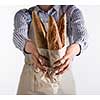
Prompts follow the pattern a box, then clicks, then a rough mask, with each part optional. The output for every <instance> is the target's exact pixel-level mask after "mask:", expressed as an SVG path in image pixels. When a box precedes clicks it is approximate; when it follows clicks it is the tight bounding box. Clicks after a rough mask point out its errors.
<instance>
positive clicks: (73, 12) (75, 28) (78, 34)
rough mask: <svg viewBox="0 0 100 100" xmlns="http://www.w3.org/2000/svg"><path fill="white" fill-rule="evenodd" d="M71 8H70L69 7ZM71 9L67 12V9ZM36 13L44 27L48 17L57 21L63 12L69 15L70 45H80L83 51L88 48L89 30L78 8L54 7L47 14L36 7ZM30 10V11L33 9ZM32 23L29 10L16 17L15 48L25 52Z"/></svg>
mask: <svg viewBox="0 0 100 100" xmlns="http://www.w3.org/2000/svg"><path fill="white" fill-rule="evenodd" d="M69 6H70V7H69ZM68 7H69V9H68V10H67V8H68ZM32 8H34V10H35V11H37V14H38V15H39V17H40V18H41V20H42V21H43V23H44V25H45V24H46V23H47V21H48V16H50V15H51V16H53V17H54V18H55V19H56V20H58V19H59V18H60V15H61V13H62V12H63V11H65V13H66V14H67V23H66V24H67V35H68V37H69V42H70V44H72V43H78V44H79V45H80V47H81V51H83V50H84V49H85V48H86V47H87V30H86V28H85V25H84V19H83V15H82V13H81V11H80V10H79V9H78V8H77V7H76V6H74V5H73V6H71V5H63V6H61V5H54V6H53V7H52V8H51V9H50V10H48V11H47V12H45V11H43V10H41V9H40V8H39V6H34V7H32ZM32 8H30V9H32ZM31 21H32V18H31V14H30V13H29V12H28V10H27V9H21V10H19V11H18V12H17V13H16V14H15V17H14V33H13V42H14V44H15V46H16V47H17V48H18V49H20V50H21V51H24V47H25V43H26V41H27V40H28V39H29V37H28V34H29V31H28V29H29V24H30V22H31Z"/></svg>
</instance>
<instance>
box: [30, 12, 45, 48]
mask: <svg viewBox="0 0 100 100" xmlns="http://www.w3.org/2000/svg"><path fill="white" fill-rule="evenodd" d="M32 25H33V30H34V37H32V38H35V41H36V46H37V47H38V48H44V49H47V40H46V31H45V28H44V26H43V24H42V22H41V20H40V18H39V16H38V15H37V13H36V12H35V11H33V12H32Z"/></svg>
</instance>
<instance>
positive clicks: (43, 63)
mask: <svg viewBox="0 0 100 100" xmlns="http://www.w3.org/2000/svg"><path fill="white" fill-rule="evenodd" d="M39 61H40V63H41V64H42V65H45V66H49V59H48V58H46V57H45V56H41V55H40V56H39Z"/></svg>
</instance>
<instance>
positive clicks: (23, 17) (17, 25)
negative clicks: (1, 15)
mask: <svg viewBox="0 0 100 100" xmlns="http://www.w3.org/2000/svg"><path fill="white" fill-rule="evenodd" d="M25 12H26V9H23V10H20V11H18V12H17V13H16V14H15V17H14V33H13V42H14V45H15V46H16V48H18V49H19V50H21V51H23V50H24V46H25V43H26V40H28V22H29V17H30V16H29V14H28V13H25Z"/></svg>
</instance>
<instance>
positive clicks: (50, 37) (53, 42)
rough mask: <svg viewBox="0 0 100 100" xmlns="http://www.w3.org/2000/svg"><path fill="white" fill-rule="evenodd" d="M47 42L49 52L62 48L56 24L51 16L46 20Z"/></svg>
mask: <svg viewBox="0 0 100 100" xmlns="http://www.w3.org/2000/svg"><path fill="white" fill-rule="evenodd" d="M47 42H48V49H49V50H58V49H61V48H62V43H61V39H60V35H59V31H58V27H57V23H56V21H55V19H54V18H53V17H52V16H49V20H48V33H47Z"/></svg>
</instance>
